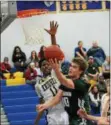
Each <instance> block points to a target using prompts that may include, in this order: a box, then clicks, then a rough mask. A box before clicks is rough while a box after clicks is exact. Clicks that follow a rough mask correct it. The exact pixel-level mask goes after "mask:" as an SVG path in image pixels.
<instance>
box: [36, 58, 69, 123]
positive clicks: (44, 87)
mask: <svg viewBox="0 0 111 125" xmlns="http://www.w3.org/2000/svg"><path fill="white" fill-rule="evenodd" d="M39 66H40V69H41V71H42V72H43V77H42V78H41V79H40V80H39V82H38V83H36V85H35V89H36V92H37V94H38V96H39V98H40V99H41V100H43V101H45V102H46V101H48V100H51V99H52V98H53V97H54V96H55V95H56V94H57V91H58V88H59V86H60V83H59V81H58V80H57V78H56V77H55V76H53V75H51V70H52V69H51V66H50V65H49V62H48V61H47V60H45V59H42V60H40V61H39ZM41 114H42V112H39V115H38V117H37V119H36V122H38V120H39V117H40V115H41ZM47 123H48V124H47V125H69V118H68V114H67V113H66V111H65V109H64V106H63V104H62V102H60V103H59V104H57V105H56V106H54V107H52V108H49V109H48V110H47ZM36 125H37V124H36Z"/></svg>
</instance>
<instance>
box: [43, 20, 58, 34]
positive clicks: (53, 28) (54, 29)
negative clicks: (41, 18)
mask: <svg viewBox="0 0 111 125" xmlns="http://www.w3.org/2000/svg"><path fill="white" fill-rule="evenodd" d="M58 26H59V25H58V24H57V22H55V23H54V21H50V29H49V30H48V29H45V31H46V32H48V33H49V34H50V35H55V34H56V32H57V28H58Z"/></svg>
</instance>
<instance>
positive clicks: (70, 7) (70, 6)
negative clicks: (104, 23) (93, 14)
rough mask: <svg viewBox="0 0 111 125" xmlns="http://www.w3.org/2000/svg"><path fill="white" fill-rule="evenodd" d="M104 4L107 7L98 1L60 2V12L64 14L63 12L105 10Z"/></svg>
mask: <svg viewBox="0 0 111 125" xmlns="http://www.w3.org/2000/svg"><path fill="white" fill-rule="evenodd" d="M106 3H107V2H106ZM103 4H104V5H105V2H103V1H98V0H96V1H92V0H90V1H60V11H61V12H62V11H83V10H84V11H93V10H103V6H104V5H103ZM107 4H108V3H107ZM108 5H109V4H108ZM108 5H107V6H108ZM108 7H109V6H108Z"/></svg>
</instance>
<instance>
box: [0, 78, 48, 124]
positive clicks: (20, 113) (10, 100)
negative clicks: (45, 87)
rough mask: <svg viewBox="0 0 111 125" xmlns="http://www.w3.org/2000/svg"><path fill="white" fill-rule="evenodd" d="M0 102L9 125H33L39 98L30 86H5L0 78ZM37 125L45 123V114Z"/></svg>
mask: <svg viewBox="0 0 111 125" xmlns="http://www.w3.org/2000/svg"><path fill="white" fill-rule="evenodd" d="M1 103H2V105H3V109H4V111H5V114H6V116H7V118H8V122H9V124H10V125H34V121H35V118H36V116H37V111H36V105H37V104H39V98H38V96H37V94H36V92H35V90H34V88H33V87H32V86H30V85H27V84H25V85H19V86H6V81H5V80H1ZM39 125H46V120H45V115H43V116H42V118H41V120H40V122H39Z"/></svg>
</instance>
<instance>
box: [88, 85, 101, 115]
mask: <svg viewBox="0 0 111 125" xmlns="http://www.w3.org/2000/svg"><path fill="white" fill-rule="evenodd" d="M89 98H90V102H91V103H90V104H91V108H92V110H93V113H94V114H98V113H100V94H99V91H98V87H97V86H96V85H95V86H93V87H92V88H91V91H90V92H89Z"/></svg>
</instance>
